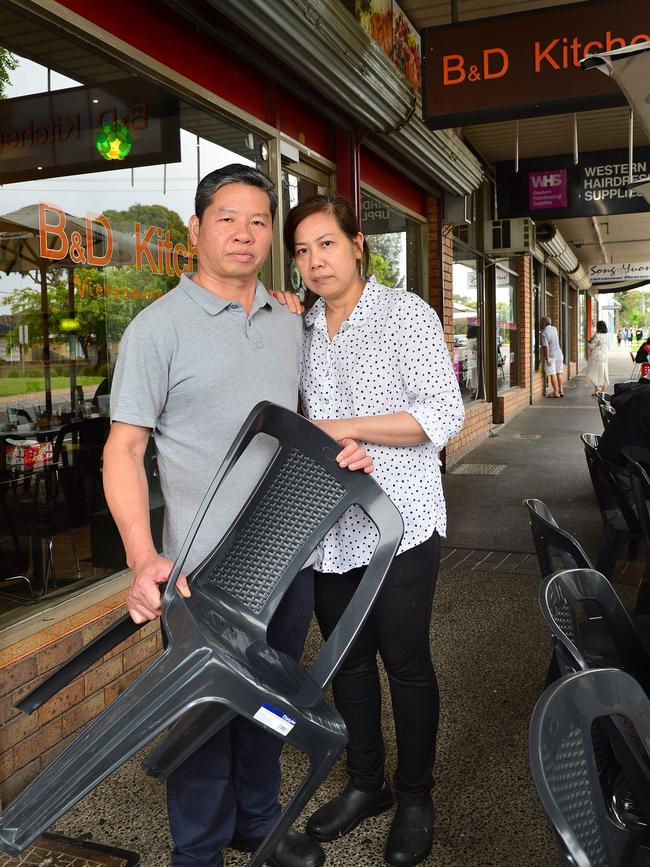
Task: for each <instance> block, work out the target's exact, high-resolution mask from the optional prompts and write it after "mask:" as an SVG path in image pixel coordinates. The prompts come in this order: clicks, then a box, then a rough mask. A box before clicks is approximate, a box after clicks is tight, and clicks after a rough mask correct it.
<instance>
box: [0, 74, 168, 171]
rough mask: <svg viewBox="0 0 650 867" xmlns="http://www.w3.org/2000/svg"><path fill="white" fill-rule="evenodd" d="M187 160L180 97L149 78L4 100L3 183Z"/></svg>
mask: <svg viewBox="0 0 650 867" xmlns="http://www.w3.org/2000/svg"><path fill="white" fill-rule="evenodd" d="M179 160H180V122H179V113H178V100H176V99H173V98H170V97H168V96H167V95H166V94H164V93H162V92H160V91H158V90H157V89H155V88H153V87H150V86H147V85H145V84H144V83H143V82H135V81H133V80H128V81H125V82H123V81H115V82H109V83H107V84H105V85H104V86H103V87H72V88H66V89H64V90H53V91H49V92H47V93H37V94H34V95H32V96H23V97H16V98H14V99H3V100H0V184H9V183H15V182H17V181H28V180H34V179H35V178H37V177H38V178H56V177H62V176H65V175H77V174H82V173H85V172H99V171H105V170H110V169H115V168H123V167H125V166H126V167H128V168H131V167H133V166H147V165H157V164H160V163H173V162H178V161H179Z"/></svg>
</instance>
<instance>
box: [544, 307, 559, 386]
mask: <svg viewBox="0 0 650 867" xmlns="http://www.w3.org/2000/svg"><path fill="white" fill-rule="evenodd" d="M541 325H542V351H543V352H544V373H545V374H546V375H547V376H548V377H549V378H550V380H551V386H552V387H553V394H550V395H549V397H564V390H563V388H562V373H563V372H564V356H563V355H562V350H561V349H560V338H559V337H558V333H557V328H556V327H555V326H554V325H551V317H550V316H543V317H542V322H541Z"/></svg>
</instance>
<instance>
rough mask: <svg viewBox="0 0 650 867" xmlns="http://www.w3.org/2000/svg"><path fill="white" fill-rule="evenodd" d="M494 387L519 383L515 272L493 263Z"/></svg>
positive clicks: (498, 387) (505, 386)
mask: <svg viewBox="0 0 650 867" xmlns="http://www.w3.org/2000/svg"><path fill="white" fill-rule="evenodd" d="M495 267H496V274H495V278H496V314H497V315H496V319H497V341H496V343H497V358H496V361H497V390H498V391H505V390H506V389H508V388H513V387H514V386H516V385H519V373H518V361H519V359H518V346H517V344H518V325H517V276H516V274H514V273H513V272H512V271H511V270H510V269H509V268H508V267H507V263H506V265H505V267H504V266H503V265H500V264H497V265H496V266H495Z"/></svg>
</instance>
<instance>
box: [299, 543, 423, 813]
mask: <svg viewBox="0 0 650 867" xmlns="http://www.w3.org/2000/svg"><path fill="white" fill-rule="evenodd" d="M439 560H440V539H439V536H438V534H437V533H434V535H433V536H432V537H431V538H430V539H428V540H427V541H426V542H423V543H422V544H421V545H417V546H416V547H415V548H411V549H410V550H408V551H405V552H404V553H403V554H400V556H399V557H396V558H395V560H394V562H393V565H392V566H391V569H390V571H389V574H388V577H387V579H386V582H385V584H384V587H383V588H382V591H381V593H380V595H379V598H378V600H377V602H376V604H375V607H374V608H373V611H372V612H371V615H370V617H369V619H368V622H367V623H366V626H365V627H364V629H363V630H362V631H361V633H360V634H359V636H358V638H357V640H356V642H355V644H354V645H353V647H352V649H351V650H350V653H349V654H348V656H347V658H346V660H345V661H344V663H343V665H342V667H341V669H340V671H339V673H338V674H337V676H336V677H335V679H334V683H333V689H334V700H335V702H336V706H337V708H338V709H339V711H340V713H341V715H342V716H343V719H344V720H345V723H346V725H347V727H348V734H349V738H350V740H349V744H348V772H349V774H350V778H351V781H352V783H353V785H354V786H356V787H357V788H359V789H361V790H364V791H376V790H377V789H378V788H379V787H380V786H381V784H382V782H383V780H384V741H383V736H382V731H381V692H380V686H379V675H378V671H377V654H379V655H380V656H381V659H382V662H383V663H384V667H385V669H386V672H387V674H388V679H389V684H390V690H391V698H392V704H393V715H394V718H395V732H396V739H397V755H398V766H397V773H396V775H395V786H396V789H397V792H398V793H399V794H400V795H401V796H402V797H403V798H404V799H410V800H413V801H418V800H424V799H428V798H429V796H430V790H431V786H432V785H433V765H434V762H435V746H436V734H437V728H438V715H439V696H438V683H437V680H436V674H435V670H434V667H433V663H432V661H431V654H430V644H429V642H430V623H431V608H432V603H433V593H434V589H435V581H436V575H437V570H438V563H439ZM362 574H363V569H353V570H351V571H350V572H346V573H344V574H343V575H337V574H333V573H328V574H324V573H316V616H317V618H318V622H319V625H320V627H321V631H322V633H323V635H324V637H325V638H327V637H328V636H329V634H330V633H331V632H332V630H333V628H334V626H335V625H336V623H337V621H338V619H339V617H340V615H341V613H342V612H343V610H344V609H345V607H346V605H347V603H348V602H349V600H350V599H351V597H352V595H353V594H354V591H355V589H356V587H357V585H358V583H359V580H360V577H361V575H362Z"/></svg>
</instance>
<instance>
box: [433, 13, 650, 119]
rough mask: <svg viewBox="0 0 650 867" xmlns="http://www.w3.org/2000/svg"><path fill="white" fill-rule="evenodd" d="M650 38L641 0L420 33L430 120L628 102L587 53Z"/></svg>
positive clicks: (505, 17)
mask: <svg viewBox="0 0 650 867" xmlns="http://www.w3.org/2000/svg"><path fill="white" fill-rule="evenodd" d="M649 40H650V14H649V13H648V7H647V4H646V3H645V2H639V0H592V2H587V3H574V4H571V5H570V6H554V7H552V8H549V9H543V10H536V11H534V12H522V13H517V14H513V15H500V16H497V17H494V18H483V19H481V20H480V21H468V22H463V23H459V24H450V25H447V26H444V27H429V28H426V29H424V30H423V31H422V59H423V70H422V79H423V95H422V110H423V115H424V120H425V121H426V123H427V124H428V125H429V126H430V127H432V128H434V129H440V128H446V127H452V126H467V125H470V124H476V123H487V122H493V121H499V120H507V119H510V118H517V117H531V116H534V115H540V114H558V113H561V112H568V111H582V110H585V109H594V108H604V107H607V106H612V105H624V104H625V97H624V96H623V94H622V93H621V92H620V90H619V89H618V87H617V86H616V85H615V84H614V83H613V82H612V81H611V80H610V79H609V78H608V77H607V76H605V75H599V74H597V73H595V72H594V71H593V70H592V71H589V70H584V69H582V68H581V66H580V61H581V59H582V58H583V57H585V56H586V55H587V54H593V53H597V52H600V51H611V50H612V49H614V48H622V47H623V46H625V45H636V44H638V43H639V42H647V41H649Z"/></svg>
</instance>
